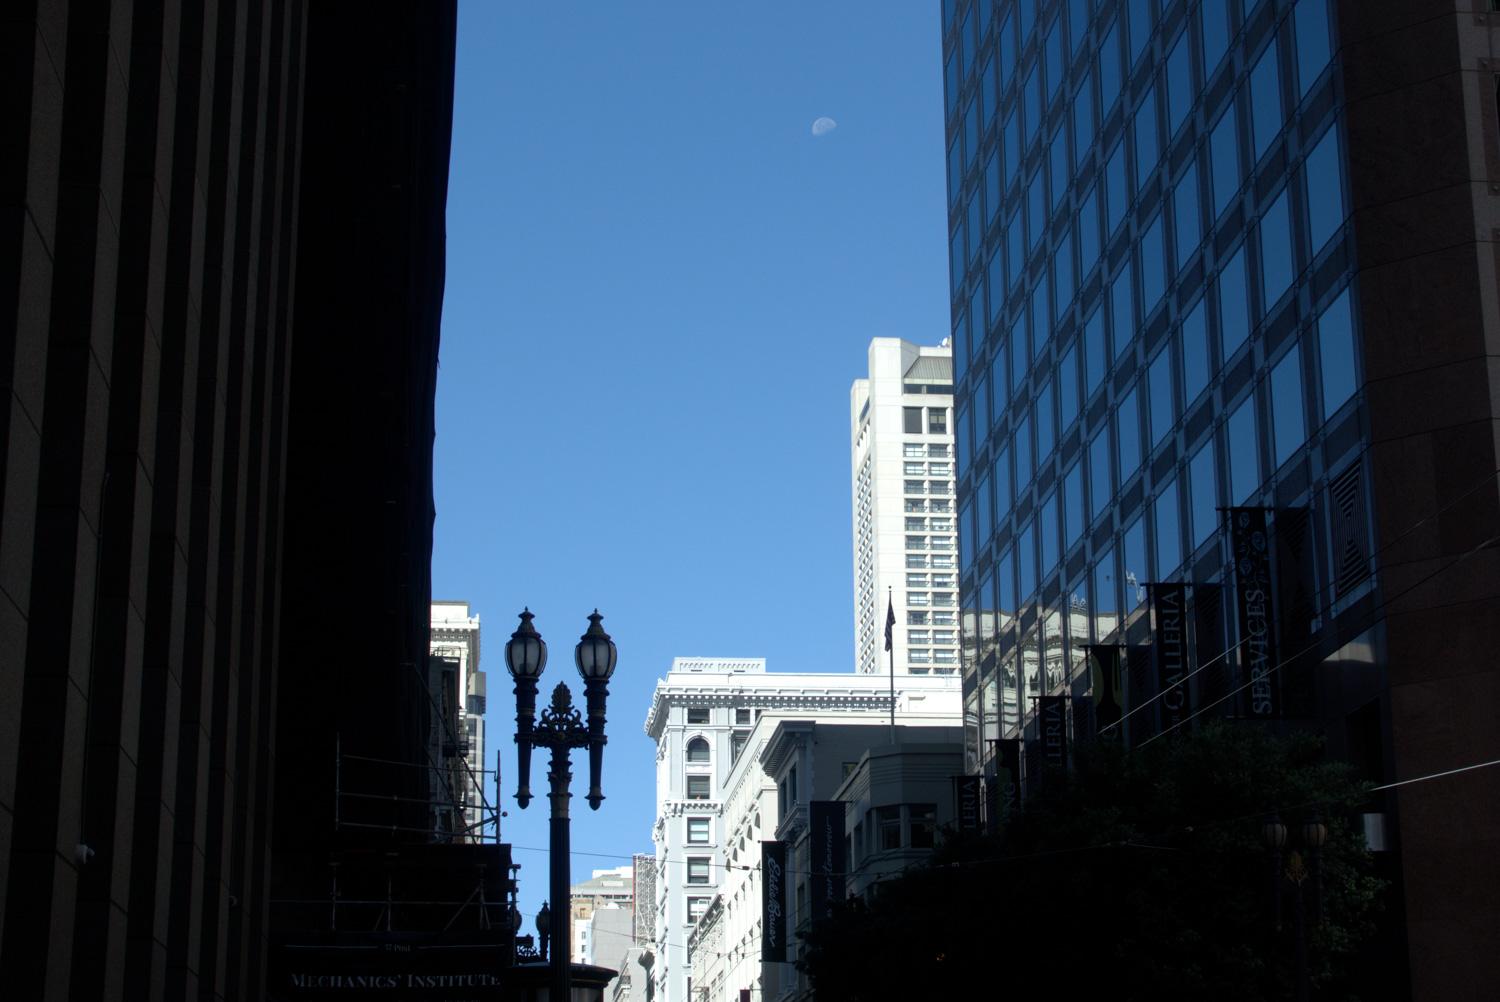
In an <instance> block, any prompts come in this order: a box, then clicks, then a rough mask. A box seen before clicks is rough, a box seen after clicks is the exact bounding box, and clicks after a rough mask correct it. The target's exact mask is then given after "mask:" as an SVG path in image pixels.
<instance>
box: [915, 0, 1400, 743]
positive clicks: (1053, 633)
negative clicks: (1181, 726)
mask: <svg viewBox="0 0 1500 1002" xmlns="http://www.w3.org/2000/svg"><path fill="white" fill-rule="evenodd" d="M943 16H944V27H943V32H944V48H943V51H944V60H945V102H946V104H945V112H946V114H947V131H946V135H947V141H948V151H947V157H948V161H947V162H948V195H949V226H950V234H951V238H950V243H949V247H950V257H951V275H952V296H953V341H952V344H953V346H954V370H955V383H956V389H955V413H956V425H957V428H956V436H957V454H958V459H957V462H958V471H959V482H958V501H959V532H960V551H961V554H960V567H961V578H960V588H961V593H960V594H961V602H962V607H963V619H962V622H963V630H964V638H963V639H964V644H965V658H964V661H965V664H964V671H965V699H966V725H967V732H968V739H967V743H968V749H969V756H970V757H969V767H970V768H971V769H978V768H982V767H984V766H986V765H987V764H988V762H989V759H990V757H991V755H992V754H993V749H994V745H993V741H994V739H996V738H1002V737H1018V736H1020V737H1026V738H1028V739H1031V743H1032V744H1034V738H1035V734H1034V727H1033V726H1032V725H1031V719H1032V716H1033V712H1034V706H1035V700H1034V699H1032V698H1031V697H1035V696H1042V695H1047V694H1059V693H1064V692H1068V693H1071V694H1073V695H1075V696H1082V695H1086V694H1087V693H1088V680H1087V674H1088V673H1087V671H1085V670H1084V668H1083V663H1084V647H1085V645H1088V644H1111V645H1113V644H1118V645H1121V646H1123V647H1125V648H1126V650H1127V656H1126V661H1127V665H1128V668H1127V672H1126V674H1127V676H1128V677H1127V683H1126V687H1127V696H1130V695H1131V693H1130V678H1129V677H1130V676H1131V670H1132V669H1134V668H1136V667H1137V666H1136V665H1135V664H1134V661H1133V659H1134V658H1136V657H1137V655H1136V652H1134V651H1133V650H1132V648H1135V647H1141V649H1142V650H1144V646H1143V645H1146V644H1148V643H1149V639H1150V624H1149V616H1148V615H1146V598H1147V594H1148V589H1147V587H1146V586H1147V585H1148V583H1152V582H1172V581H1183V582H1188V583H1191V584H1193V585H1194V587H1193V588H1192V589H1191V590H1190V595H1191V596H1192V598H1191V601H1192V603H1193V615H1194V616H1195V617H1196V618H1195V630H1194V636H1195V642H1196V645H1197V652H1196V653H1197V661H1198V663H1200V664H1201V663H1203V662H1205V661H1207V660H1210V659H1212V658H1213V657H1214V656H1215V655H1218V654H1223V653H1224V652H1226V651H1229V650H1230V649H1231V648H1232V647H1233V646H1234V644H1235V643H1236V638H1235V636H1234V629H1235V627H1234V621H1233V620H1234V617H1233V616H1232V615H1231V614H1230V613H1229V612H1228V611H1227V606H1228V603H1227V602H1226V601H1224V600H1222V599H1221V597H1220V592H1219V588H1220V586H1222V585H1225V584H1228V585H1230V586H1232V584H1233V575H1232V572H1231V569H1230V568H1229V567H1228V566H1227V564H1226V561H1227V559H1228V545H1227V539H1226V533H1225V532H1224V531H1223V528H1222V525H1223V512H1222V511H1221V510H1220V509H1222V508H1224V507H1229V506H1237V505H1240V506H1250V505H1262V506H1267V507H1274V508H1276V509H1278V512H1280V511H1286V512H1291V513H1294V514H1290V515H1281V514H1278V515H1277V516H1276V517H1275V519H1274V520H1275V521H1276V522H1277V523H1278V526H1279V533H1278V539H1279V540H1280V543H1281V544H1282V545H1292V544H1293V543H1295V546H1294V547H1293V549H1291V550H1288V551H1285V552H1280V553H1279V554H1278V574H1279V575H1280V576H1279V578H1278V582H1279V585H1280V586H1281V587H1280V591H1281V592H1284V594H1278V598H1280V599H1281V600H1282V601H1281V605H1282V607H1284V611H1285V615H1284V616H1283V619H1282V621H1281V622H1280V626H1281V628H1282V631H1283V632H1286V631H1288V630H1297V629H1300V630H1302V631H1304V635H1306V633H1307V632H1308V631H1312V630H1315V629H1316V628H1317V626H1318V622H1319V617H1320V616H1323V615H1333V614H1336V613H1337V612H1338V611H1339V609H1341V608H1343V607H1347V606H1348V605H1349V604H1350V603H1353V602H1355V601H1357V600H1358V599H1359V597H1360V595H1362V594H1365V593H1367V592H1368V591H1369V589H1370V587H1371V586H1372V584H1371V581H1372V578H1371V574H1370V567H1371V563H1370V560H1369V550H1370V547H1369V545H1368V540H1367V537H1368V535H1369V529H1368V524H1367V523H1368V519H1367V518H1363V520H1360V519H1359V518H1354V520H1355V521H1357V522H1358V525H1356V526H1355V529H1354V530H1353V531H1354V535H1355V536H1356V537H1358V538H1355V539H1354V541H1353V544H1352V545H1353V546H1354V547H1355V550H1356V551H1357V554H1358V556H1359V557H1360V561H1359V567H1360V568H1361V569H1362V570H1361V571H1360V572H1359V573H1352V574H1349V575H1346V580H1344V581H1343V582H1342V587H1341V588H1340V587H1336V586H1337V585H1339V584H1340V582H1339V581H1337V580H1335V579H1336V578H1337V577H1338V575H1339V573H1340V566H1339V559H1338V555H1336V554H1334V553H1333V552H1332V550H1331V545H1332V541H1333V537H1334V535H1336V533H1337V531H1338V527H1337V526H1335V525H1334V524H1333V523H1332V522H1331V521H1330V517H1331V515H1330V512H1331V511H1332V510H1333V509H1334V508H1336V507H1337V506H1336V505H1330V504H1328V503H1325V500H1317V501H1316V503H1315V499H1326V498H1327V497H1328V496H1329V492H1330V491H1331V490H1333V489H1334V488H1336V487H1337V488H1338V489H1340V490H1342V491H1344V493H1345V494H1347V495H1348V496H1349V498H1350V499H1351V501H1350V503H1351V504H1352V505H1354V506H1355V508H1354V509H1352V510H1354V511H1355V512H1356V515H1358V513H1362V512H1363V511H1364V508H1365V501H1364V496H1365V492H1366V491H1367V487H1366V485H1365V484H1364V481H1363V480H1362V479H1361V476H1360V469H1359V464H1360V461H1361V460H1360V455H1361V441H1362V436H1363V434H1364V432H1363V431H1362V430H1361V416H1360V408H1361V407H1362V394H1361V392H1360V380H1359V377H1358V373H1359V372H1361V371H1362V369H1361V366H1360V362H1359V358H1358V356H1359V354H1360V351H1361V339H1360V337H1359V334H1358V332H1359V316H1358V314H1359V309H1358V297H1357V295H1355V294H1353V292H1352V288H1351V283H1352V281H1353V279H1352V275H1353V270H1352V269H1353V243H1352V234H1351V231H1350V227H1348V226H1346V219H1347V215H1348V206H1349V204H1350V203H1349V196H1348V187H1349V186H1348V182H1347V167H1346V164H1347V153H1346V140H1345V139H1344V138H1342V136H1343V122H1342V119H1341V113H1340V112H1341V98H1340V86H1341V85H1340V82H1339V79H1338V74H1337V72H1336V66H1337V61H1336V59H1335V48H1336V46H1335V45H1334V44H1333V42H1332V41H1331V39H1332V38H1334V37H1336V34H1335V32H1334V31H1333V25H1334V21H1333V12H1332V11H1331V10H1330V6H1329V2H1328V0H1297V2H1295V3H1292V2H1277V0H1260V2H1258V3H1256V2H1253V0H1201V2H1182V0H1179V2H1176V3H1170V2H1166V0H1114V2H1098V0H1094V2H1090V0H1051V2H1044V0H1007V2H998V3H997V2H989V0H975V2H969V3H956V2H953V0H948V2H946V3H945V4H944V9H943ZM1351 470H1352V472H1350V471H1351ZM1308 513H1312V514H1308ZM1351 518H1353V516H1351ZM1299 520H1300V521H1299ZM1294 523H1295V524H1294ZM1303 523H1305V524H1303ZM1360 533H1363V535H1362V536H1361V535H1360ZM1294 536H1295V537H1296V539H1295V540H1294V539H1293V537H1294ZM1299 540H1300V542H1298V541H1299ZM1296 547H1301V549H1298V548H1296ZM1356 579H1357V580H1356ZM1299 596H1300V598H1299ZM1309 596H1319V597H1318V598H1316V599H1314V598H1310V597H1309ZM1299 602H1300V604H1299ZM1293 606H1295V607H1296V608H1295V610H1294V609H1293ZM1141 656H1144V655H1141ZM1219 660H1220V664H1221V668H1220V669H1219V670H1215V671H1205V672H1203V673H1202V674H1201V675H1200V677H1198V678H1197V679H1195V686H1196V688H1195V691H1194V700H1195V704H1196V705H1198V706H1203V705H1205V704H1207V703H1210V702H1212V701H1213V700H1214V699H1218V698H1220V696H1221V695H1222V694H1228V693H1230V692H1231V690H1233V689H1234V688H1236V686H1237V684H1238V683H1237V681H1236V679H1237V675H1236V672H1237V670H1238V669H1237V668H1236V666H1235V664H1234V660H1235V659H1234V658H1233V657H1227V656H1226V657H1222V658H1220V659H1219ZM1136 674H1137V675H1139V672H1136ZM1295 697H1296V694H1295V693H1290V694H1289V696H1288V698H1290V699H1293V700H1294V701H1295ZM1222 705H1223V709H1222V713H1223V714H1224V715H1232V714H1233V713H1234V712H1235V706H1236V701H1235V697H1234V696H1232V695H1230V696H1228V697H1227V698H1226V699H1225V702H1224V703H1223V704H1222ZM1075 723H1076V721H1075ZM1141 726H1149V725H1147V724H1146V722H1145V721H1144V720H1142V719H1139V718H1138V720H1137V727H1138V729H1139V727H1141Z"/></svg>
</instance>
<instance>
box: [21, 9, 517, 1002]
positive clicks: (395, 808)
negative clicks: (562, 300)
mask: <svg viewBox="0 0 1500 1002" xmlns="http://www.w3.org/2000/svg"><path fill="white" fill-rule="evenodd" d="M454 32H455V5H454V3H452V2H451V0H447V2H431V3H429V2H421V3H417V2H401V0H373V2H359V3H356V2H353V0H314V2H302V0H239V2H235V0H222V2H221V0H123V2H117V3H96V2H72V3H64V2H62V0H21V2H20V3H15V4H8V5H6V7H5V10H4V13H3V14H0V74H3V80H4V82H3V85H0V95H3V96H0V101H3V105H0V107H3V112H0V387H3V389H4V407H3V408H0V471H3V478H4V479H3V489H0V923H3V925H0V984H3V985H4V986H5V987H4V989H3V993H4V994H5V995H6V996H7V997H12V998H26V999H62V998H65V997H66V998H77V999H95V998H117V997H122V996H123V997H131V998H168V999H186V998H245V999H257V998H261V997H264V996H265V995H266V993H267V985H266V983H265V972H266V963H267V952H268V951H267V945H268V943H269V941H270V940H271V938H272V937H273V935H279V932H278V930H295V929H298V928H303V929H310V928H315V927H317V926H318V924H319V923H326V921H327V914H326V913H327V910H326V909H321V910H319V911H318V913H317V915H318V917H317V918H315V919H314V918H309V917H308V916H307V914H306V913H305V912H304V911H299V909H302V908H303V907H304V906H303V905H302V904H300V903H301V902H305V901H308V900H327V899H329V898H330V891H329V887H330V879H331V871H332V864H333V863H334V862H337V861H339V860H341V859H343V860H347V859H349V858H350V856H351V854H358V853H365V854H366V855H367V856H371V855H372V854H373V855H379V854H381V853H385V852H390V851H396V847H398V845H399V844H400V843H405V842H423V841H426V840H428V835H429V833H428V829H429V828H430V821H429V812H428V805H427V803H426V799H427V789H428V776H429V768H428V765H427V763H426V760H425V756H424V749H425V747H426V744H427V739H428V734H429V729H430V727H431V726H432V721H431V717H430V715H429V712H428V706H429V700H428V694H427V687H426V683H425V676H426V670H427V660H428V646H429V611H430V610H429V599H430V569H429V567H430V557H431V545H432V522H433V511H434V509H433V499H432V441H433V434H434V429H433V395H434V381H435V376H436V369H437V349H438V325H439V316H440V310H441V304H442V292H443V274H444V256H443V255H444V211H445V203H446V197H447V176H448V153H449V141H450V133H451V126H452V102H453V72H454ZM330 624H336V625H335V626H333V627H330ZM336 791H344V792H345V793H346V796H336ZM370 791H378V792H379V793H381V794H384V795H385V799H384V800H382V801H375V800H370V799H364V798H361V797H358V796H354V795H353V794H355V793H362V792H363V793H368V792H370ZM392 795H395V797H397V798H398V799H396V800H392V799H391V796H392ZM462 849H463V851H465V852H470V853H474V854H479V855H476V859H479V857H480V856H483V859H481V860H480V862H479V864H477V865H479V867H480V869H486V868H488V869H489V870H491V871H493V868H495V867H499V876H500V879H499V880H498V882H497V881H496V880H495V879H494V878H495V874H494V873H493V872H490V873H489V876H487V877H486V878H485V879H486V880H487V881H488V887H489V893H490V895H491V896H492V897H493V896H495V895H497V894H500V892H501V890H503V887H504V884H505V883H506V880H505V864H506V863H508V858H505V859H502V857H505V853H504V852H503V847H501V846H493V845H492V846H489V847H484V846H465V847H462ZM483 851H489V855H487V856H484V855H483ZM450 861H451V860H449V858H448V857H442V858H441V859H440V860H439V861H438V862H436V863H434V862H432V861H431V860H430V859H428V858H427V857H425V856H424V857H423V858H422V859H416V858H415V857H412V859H411V860H409V862H410V864H411V866H412V867H417V868H418V869H420V868H421V867H422V866H437V867H438V868H439V869H441V868H442V867H444V866H447V865H448V862H450ZM384 865H386V864H384V863H381V864H379V866H384ZM379 866H376V865H374V864H372V865H371V866H367V867H365V872H366V874H367V875H368V874H371V873H374V872H375V871H376V870H378V869H379ZM354 869H356V870H358V869H359V867H357V866H356V867H354ZM407 871H408V872H411V871H410V867H408V868H407ZM413 879H415V878H413ZM464 879H467V878H464ZM418 882H419V883H420V881H418ZM463 882H464V880H462V879H461V880H458V883H460V884H462V883H463ZM359 886H361V887H365V888H369V887H378V886H388V885H382V883H381V881H379V880H378V879H375V878H370V879H366V880H365V882H364V884H361V885H359ZM414 886H415V884H414ZM501 896H502V897H503V895H501ZM365 917H369V916H368V915H367V916H365ZM408 927H410V926H408ZM418 927H420V922H418Z"/></svg>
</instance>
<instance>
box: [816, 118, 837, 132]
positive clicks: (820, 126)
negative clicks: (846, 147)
mask: <svg viewBox="0 0 1500 1002" xmlns="http://www.w3.org/2000/svg"><path fill="white" fill-rule="evenodd" d="M838 127H839V123H837V122H835V121H834V120H833V119H831V118H820V119H818V120H817V121H816V122H814V123H813V135H815V136H824V135H827V134H828V133H830V132H832V131H833V130H834V129H837V128H838Z"/></svg>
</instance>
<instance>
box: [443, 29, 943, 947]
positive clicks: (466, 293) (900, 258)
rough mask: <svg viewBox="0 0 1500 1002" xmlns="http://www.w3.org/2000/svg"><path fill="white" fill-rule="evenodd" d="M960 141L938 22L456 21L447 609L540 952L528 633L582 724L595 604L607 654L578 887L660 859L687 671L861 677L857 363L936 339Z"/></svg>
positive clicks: (577, 787)
mask: <svg viewBox="0 0 1500 1002" xmlns="http://www.w3.org/2000/svg"><path fill="white" fill-rule="evenodd" d="M822 116H827V117H829V118H832V119H834V120H835V121H836V122H837V128H836V129H834V130H833V131H831V132H828V133H827V134H825V135H822V136H817V137H815V136H814V135H813V133H812V125H813V122H814V121H815V120H816V119H818V118H819V117H822ZM942 128H943V125H942V66H941V50H940V35H939V14H938V9H937V6H936V4H933V3H913V2H910V0H904V2H890V3H870V2H864V3H831V2H818V3H808V2H806V0H802V2H797V3H775V2H768V0H758V2H756V3H753V4H733V5H731V4H728V3H713V2H710V3H703V2H699V3H685V2H684V3H632V4H604V3H591V4H581V5H579V4H568V5H563V4H529V3H520V2H504V3H501V2H489V3H472V2H470V3H462V4H461V5H460V9H459V25H458V74H457V92H456V100H455V109H454V128H453V155H452V167H451V174H450V180H449V188H448V272H447V290H446V295H445V301H444V310H443V331H442V349H441V369H440V371H439V375H438V388H437V443H436V472H435V476H436V488H435V489H436V497H437V525H436V534H435V545H434V551H433V574H432V578H433V597H434V598H442V599H467V600H468V601H469V602H470V603H472V610H473V611H474V612H475V613H476V614H478V615H479V616H480V617H481V619H482V621H483V633H482V645H483V650H482V654H481V661H482V664H481V667H483V668H484V669H485V670H486V671H487V672H488V674H489V686H490V688H489V712H488V714H487V718H486V719H487V724H488V726H489V728H490V735H489V749H488V753H487V757H488V759H489V761H488V762H487V765H488V766H489V767H491V768H493V765H494V753H495V749H496V748H497V747H498V748H501V749H502V753H503V756H504V764H503V769H504V777H503V780H502V785H503V787H504V801H505V803H504V808H505V810H507V811H508V812H509V816H508V817H507V818H506V819H505V821H504V829H503V835H504V838H505V840H506V841H508V842H511V843H513V844H515V845H516V846H517V847H518V849H517V853H516V859H517V861H518V862H520V863H521V864H522V865H523V869H522V871H521V904H522V910H523V911H524V912H525V913H527V916H528V926H527V927H528V930H529V929H530V916H531V914H533V913H534V912H535V911H536V908H537V906H538V905H539V904H540V902H541V900H542V898H543V897H545V896H546V894H547V891H546V872H547V858H546V855H545V853H541V852H533V851H528V850H527V849H525V848H522V847H537V848H545V847H546V845H547V802H546V800H545V798H539V799H537V800H536V801H533V803H532V805H531V807H530V808H528V809H527V810H526V811H524V812H523V811H520V810H519V809H518V808H517V805H516V803H515V800H514V799H513V794H514V792H515V780H514V775H515V745H514V742H513V740H512V735H513V734H514V723H513V720H514V698H513V697H512V695H511V686H510V684H509V676H508V675H507V673H506V670H505V664H504V644H505V641H506V640H507V639H508V638H509V635H510V633H511V631H512V630H513V629H514V628H515V625H516V622H517V620H516V614H517V613H519V612H520V611H521V608H522V606H530V607H531V610H532V611H533V612H534V613H535V614H536V617H537V618H536V626H537V629H538V630H540V631H541V633H542V635H543V637H544V638H546V639H547V641H548V643H549V646H550V648H551V656H552V660H551V663H550V664H549V667H548V669H547V671H546V673H545V675H544V676H543V679H542V681H543V686H542V688H543V697H544V698H545V696H546V694H547V693H549V692H550V691H551V688H552V686H553V685H555V684H556V683H557V682H558V681H568V682H569V683H570V687H571V688H572V689H573V690H574V693H575V695H577V696H579V697H580V698H581V685H580V684H579V683H578V678H577V673H576V671H575V670H574V668H573V663H572V661H573V658H572V649H573V645H574V644H575V643H576V642H577V640H578V637H579V635H580V634H581V633H582V632H583V630H584V629H585V628H586V627H587V625H588V624H587V621H586V619H585V617H586V616H587V615H588V613H589V612H591V611H592V610H593V609H594V608H595V607H596V606H597V607H598V609H599V611H600V612H601V613H602V614H603V615H604V617H605V619H604V626H605V629H607V630H609V631H610V633H611V634H613V636H614V638H615V641H616V643H617V644H618V645H619V650H620V660H619V667H618V668H617V670H616V674H615V680H614V684H613V685H612V687H611V690H612V692H611V697H610V706H609V718H610V722H609V735H610V744H609V747H608V749H607V750H606V753H605V761H604V790H605V794H606V795H607V797H608V799H607V800H606V801H605V802H604V805H603V806H602V807H601V809H600V810H599V811H598V812H597V813H595V812H591V811H589V810H588V808H587V805H586V804H585V803H584V802H583V800H582V796H581V795H582V794H583V793H586V792H587V760H586V756H585V755H579V754H577V753H575V755H574V759H575V762H574V781H573V790H574V795H575V796H574V801H573V803H574V807H575V810H574V812H573V813H574V821H573V848H574V851H575V856H574V858H573V874H574V879H575V880H581V879H585V878H587V877H588V876H589V873H590V871H591V870H593V869H596V868H600V869H602V868H605V867H610V866H615V865H620V864H622V863H625V862H627V861H628V860H627V859H626V858H620V859H614V858H609V856H608V855H605V856H587V855H583V854H582V853H602V854H616V855H618V856H621V857H628V856H629V854H630V853H632V852H651V851H652V844H651V824H652V821H653V817H654V812H655V773H654V745H653V744H652V742H651V741H650V740H649V739H648V738H647V737H646V735H645V733H644V731H643V723H644V721H645V716H646V712H647V710H648V709H649V706H650V700H651V693H652V690H653V688H654V687H655V685H656V682H657V680H658V679H660V678H662V677H663V676H664V675H665V674H666V672H667V670H668V668H669V667H670V665H671V659H672V658H673V657H674V656H702V655H715V656H727V657H765V658H767V659H768V662H769V668H770V669H771V670H772V671H852V670H853V625H852V617H853V598H852V592H851V589H852V582H851V574H850V561H851V548H850V547H851V544H850V539H851V526H850V515H849V442H848V420H849V417H848V409H849V407H848V394H849V384H850V382H851V381H852V380H854V379H856V378H858V377H859V376H861V375H863V374H864V370H865V364H866V349H867V346H868V344H869V340H870V338H872V337H882V336H884V337H890V336H899V337H905V338H907V339H909V340H913V341H916V342H918V343H920V344H937V343H938V342H939V341H940V340H941V338H942V337H943V336H944V335H945V334H946V333H947V318H948V306H947V282H948V266H947V257H946V239H945V229H946V221H945V220H946V215H945V210H944V178H943V140H942ZM545 771H546V770H545V760H544V758H543V757H542V756H538V757H537V761H536V762H535V763H534V766H533V776H534V782H533V787H534V788H541V787H544V786H545V778H544V777H545Z"/></svg>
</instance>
